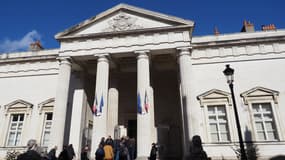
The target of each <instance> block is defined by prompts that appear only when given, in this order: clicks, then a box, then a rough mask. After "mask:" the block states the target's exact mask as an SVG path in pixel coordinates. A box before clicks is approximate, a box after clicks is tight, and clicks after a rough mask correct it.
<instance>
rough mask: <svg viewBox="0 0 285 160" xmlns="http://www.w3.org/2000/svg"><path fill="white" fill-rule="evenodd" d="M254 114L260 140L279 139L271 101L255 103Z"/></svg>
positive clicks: (253, 106) (253, 105)
mask: <svg viewBox="0 0 285 160" xmlns="http://www.w3.org/2000/svg"><path fill="white" fill-rule="evenodd" d="M252 114H253V117H254V118H253V119H254V125H255V128H256V134H257V139H258V140H278V136H277V130H276V125H275V122H274V117H273V113H272V107H271V104H270V103H253V104H252Z"/></svg>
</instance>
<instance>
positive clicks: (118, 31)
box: [0, 4, 285, 160]
mask: <svg viewBox="0 0 285 160" xmlns="http://www.w3.org/2000/svg"><path fill="white" fill-rule="evenodd" d="M193 27H194V22H193V21H190V20H184V19H181V18H177V17H172V16H168V15H164V14H161V13H156V12H152V11H148V10H145V9H141V8H137V7H133V6H129V5H125V4H120V5H118V6H115V7H113V8H111V9H109V10H107V11H105V12H103V13H100V14H98V15H97V16H95V17H93V18H91V19H88V20H86V21H84V22H82V23H80V24H78V25H76V26H73V27H71V28H70V29H67V30H65V31H63V32H61V33H58V34H57V35H56V36H55V38H56V39H57V40H58V41H59V42H60V48H59V49H54V50H44V49H43V47H42V46H41V45H40V43H39V42H35V43H33V44H32V45H31V51H28V52H18V53H9V54H6V53H4V54H1V55H0V89H1V93H0V126H1V127H0V159H1V158H4V157H5V155H6V152H7V151H11V150H21V151H22V150H24V146H25V145H26V143H27V141H28V140H29V139H37V140H38V142H39V144H40V145H41V146H43V147H45V148H48V147H50V148H51V147H52V146H54V145H57V146H58V147H59V148H62V146H63V145H66V144H73V146H74V148H75V152H76V155H77V157H80V156H79V155H80V152H81V148H82V147H83V146H85V145H86V144H88V145H90V146H91V153H90V156H91V157H93V158H94V155H95V154H94V153H95V150H96V148H97V146H98V144H99V141H100V139H101V137H107V136H108V135H111V136H112V137H114V135H116V137H118V134H120V133H124V135H127V136H129V137H133V138H135V139H136V143H137V156H138V159H146V157H147V156H149V152H150V149H151V144H152V143H153V142H157V143H158V144H159V145H160V150H159V157H160V159H162V160H163V159H183V158H185V157H187V156H188V154H189V145H190V139H191V138H192V136H194V135H200V136H201V138H202V141H203V146H204V149H205V151H206V152H207V154H208V156H209V157H211V158H212V159H222V158H224V159H235V158H236V153H235V150H236V148H237V147H238V135H237V132H236V126H235V124H236V123H235V118H234V112H233V106H232V101H231V94H230V91H229V88H228V85H227V83H226V79H225V77H224V75H223V70H224V69H225V65H226V64H230V65H231V67H233V68H234V69H235V82H234V83H235V93H236V97H235V98H236V100H237V108H238V112H239V116H240V124H241V127H242V132H243V139H244V140H245V142H246V146H247V148H248V150H251V152H252V153H254V152H255V153H254V154H256V155H257V156H258V157H260V158H263V159H269V158H271V157H274V156H277V155H281V154H283V152H284V150H285V143H284V140H285V130H284V128H285V124H284V118H282V117H285V108H284V106H285V83H284V82H285V74H284V73H285V71H284V69H283V68H284V66H285V30H279V29H276V27H275V26H274V25H272V24H271V25H266V26H263V27H262V31H255V30H254V25H253V24H252V23H250V22H248V21H245V22H244V24H243V27H242V30H241V31H242V32H240V33H233V34H220V33H219V32H218V30H217V29H215V34H214V35H207V36H199V37H198V36H197V37H195V36H192V32H193ZM115 131H116V132H115Z"/></svg>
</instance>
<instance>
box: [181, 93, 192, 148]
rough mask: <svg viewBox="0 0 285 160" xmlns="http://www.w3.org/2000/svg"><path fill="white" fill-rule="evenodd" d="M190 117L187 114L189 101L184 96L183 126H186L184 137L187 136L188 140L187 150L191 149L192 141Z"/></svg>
mask: <svg viewBox="0 0 285 160" xmlns="http://www.w3.org/2000/svg"><path fill="white" fill-rule="evenodd" d="M188 118H190V117H188V116H187V101H186V97H185V96H183V98H182V119H183V125H184V126H182V127H183V128H184V136H185V137H184V138H185V140H187V142H186V148H187V151H185V152H188V151H189V150H188V149H189V147H190V143H191V141H190V137H189V124H188Z"/></svg>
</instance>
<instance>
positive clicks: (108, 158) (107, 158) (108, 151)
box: [104, 142, 114, 160]
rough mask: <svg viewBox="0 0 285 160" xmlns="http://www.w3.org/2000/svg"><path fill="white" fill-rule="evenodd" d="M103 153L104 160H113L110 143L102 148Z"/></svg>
mask: <svg viewBox="0 0 285 160" xmlns="http://www.w3.org/2000/svg"><path fill="white" fill-rule="evenodd" d="M104 153H105V157H104V159H105V160H113V158H114V151H113V147H112V146H111V144H110V142H107V143H106V145H105V146H104Z"/></svg>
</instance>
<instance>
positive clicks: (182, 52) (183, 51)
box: [176, 47, 192, 56]
mask: <svg viewBox="0 0 285 160" xmlns="http://www.w3.org/2000/svg"><path fill="white" fill-rule="evenodd" d="M176 49H177V50H178V51H179V54H178V56H182V55H189V56H191V52H190V50H191V49H192V47H179V48H176Z"/></svg>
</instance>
